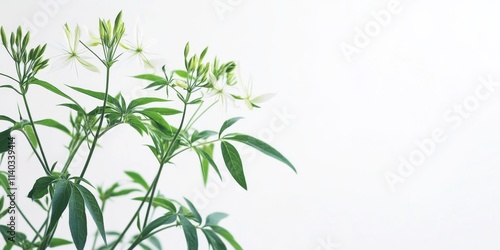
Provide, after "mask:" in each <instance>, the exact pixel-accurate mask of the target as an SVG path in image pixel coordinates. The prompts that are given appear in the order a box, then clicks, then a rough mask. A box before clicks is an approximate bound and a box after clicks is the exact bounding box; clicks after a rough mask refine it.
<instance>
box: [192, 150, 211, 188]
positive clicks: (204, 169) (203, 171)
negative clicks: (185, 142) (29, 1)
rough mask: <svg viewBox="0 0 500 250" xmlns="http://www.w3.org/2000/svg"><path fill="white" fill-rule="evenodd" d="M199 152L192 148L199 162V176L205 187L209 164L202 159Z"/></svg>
mask: <svg viewBox="0 0 500 250" xmlns="http://www.w3.org/2000/svg"><path fill="white" fill-rule="evenodd" d="M200 151H201V150H200V149H198V148H194V152H196V154H197V155H198V159H199V161H200V166H201V175H202V176H203V184H204V185H207V181H208V167H209V164H208V161H207V160H206V159H205V158H203V156H202V154H201V152H200Z"/></svg>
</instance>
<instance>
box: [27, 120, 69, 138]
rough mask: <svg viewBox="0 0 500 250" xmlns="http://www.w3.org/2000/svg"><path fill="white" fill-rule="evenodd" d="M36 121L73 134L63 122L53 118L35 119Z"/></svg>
mask: <svg viewBox="0 0 500 250" xmlns="http://www.w3.org/2000/svg"><path fill="white" fill-rule="evenodd" d="M34 123H35V124H40V125H43V126H47V127H51V128H55V129H59V130H61V131H62V132H64V133H66V134H68V135H71V132H70V131H69V129H68V128H67V127H66V126H64V125H62V124H61V123H59V122H58V121H56V120H53V119H43V120H39V121H35V122H34Z"/></svg>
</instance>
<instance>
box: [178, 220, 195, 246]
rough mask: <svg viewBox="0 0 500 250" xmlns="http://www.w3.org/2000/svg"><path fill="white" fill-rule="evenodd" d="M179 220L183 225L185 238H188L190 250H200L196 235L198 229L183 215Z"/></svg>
mask: <svg viewBox="0 0 500 250" xmlns="http://www.w3.org/2000/svg"><path fill="white" fill-rule="evenodd" d="M179 220H180V222H181V225H182V230H183V231H184V236H185V237H186V243H187V246H188V250H198V235H197V233H196V228H195V227H194V226H193V224H191V222H189V220H188V219H186V217H184V216H183V215H179Z"/></svg>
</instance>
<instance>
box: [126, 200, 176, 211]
mask: <svg viewBox="0 0 500 250" xmlns="http://www.w3.org/2000/svg"><path fill="white" fill-rule="evenodd" d="M143 199H144V197H135V198H133V199H132V200H136V201H142V200H143ZM146 202H148V203H149V199H147V198H146ZM153 207H162V208H165V209H167V210H169V211H171V212H174V213H175V212H176V211H177V210H176V207H175V205H174V203H172V202H171V201H169V200H167V199H165V198H162V197H155V198H153Z"/></svg>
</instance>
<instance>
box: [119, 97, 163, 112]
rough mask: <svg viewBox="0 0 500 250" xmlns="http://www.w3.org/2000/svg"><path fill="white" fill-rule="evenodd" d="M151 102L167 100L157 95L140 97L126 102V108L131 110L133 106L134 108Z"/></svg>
mask: <svg viewBox="0 0 500 250" xmlns="http://www.w3.org/2000/svg"><path fill="white" fill-rule="evenodd" d="M153 102H168V100H166V99H162V98H157V97H141V98H137V99H135V100H132V101H131V102H130V103H129V104H128V110H133V109H134V108H136V107H138V106H142V105H146V104H149V103H153Z"/></svg>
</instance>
